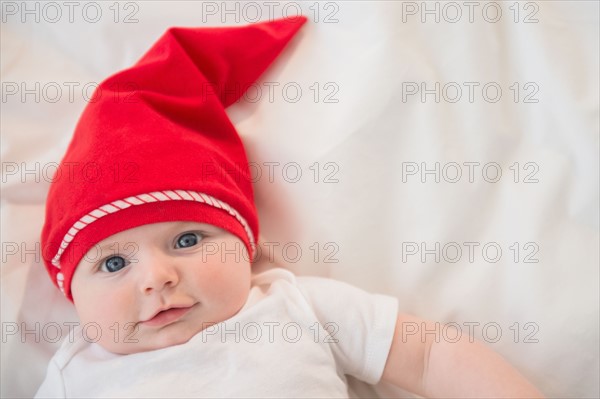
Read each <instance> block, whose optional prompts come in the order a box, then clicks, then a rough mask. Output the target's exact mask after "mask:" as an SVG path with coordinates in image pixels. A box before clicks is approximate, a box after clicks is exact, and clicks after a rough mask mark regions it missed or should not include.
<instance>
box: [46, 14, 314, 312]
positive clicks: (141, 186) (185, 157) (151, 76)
mask: <svg viewBox="0 0 600 399" xmlns="http://www.w3.org/2000/svg"><path fill="white" fill-rule="evenodd" d="M304 22H306V18H304V17H297V18H294V19H280V20H274V21H270V22H263V23H257V24H252V25H248V26H243V27H221V28H171V29H169V30H168V31H167V32H166V33H165V34H164V35H163V36H162V37H161V38H160V39H159V40H158V41H157V42H156V43H155V44H154V45H153V46H152V48H151V49H150V50H149V51H148V52H147V53H146V54H145V55H144V56H143V57H142V58H141V59H140V60H139V61H138V62H137V63H136V64H135V65H134V66H133V67H131V68H129V69H126V70H123V71H121V72H119V73H117V74H115V75H113V76H111V77H109V78H108V79H106V80H105V81H103V82H102V83H101V84H100V85H99V86H98V88H97V89H96V92H95V94H94V96H93V97H92V100H91V101H90V103H89V104H88V105H87V107H86V108H85V110H84V112H83V114H82V115H81V118H80V120H79V122H78V124H77V127H76V129H75V133H74V135H73V138H72V140H71V143H70V145H69V147H68V149H67V152H66V154H65V156H64V158H63V160H62V161H61V164H60V166H59V168H58V170H57V173H56V175H55V177H54V179H53V180H54V181H53V183H52V185H51V188H50V191H49V193H48V199H47V203H46V220H45V225H44V228H43V231H42V248H43V251H42V252H43V258H44V263H45V265H46V268H47V270H48V273H49V274H50V277H51V278H52V280H53V281H54V283H55V284H56V285H57V286H58V287H59V288H60V289H61V291H62V292H63V293H64V294H65V296H66V297H67V298H68V299H70V300H71V301H72V300H73V299H72V296H71V279H72V277H73V274H74V272H75V268H76V267H77V264H78V263H79V262H80V260H81V259H82V258H83V256H84V255H85V254H86V253H87V252H88V251H89V250H90V249H92V248H93V246H94V245H95V244H97V243H98V242H100V241H102V240H103V239H105V238H107V237H109V236H111V235H113V234H116V233H118V232H120V231H124V230H127V229H131V228H134V227H137V226H141V225H144V224H149V223H158V222H167V221H193V222H200V223H208V224H212V225H215V226H217V227H220V228H223V229H225V230H227V231H229V232H231V233H232V234H234V235H236V236H238V237H239V238H240V239H241V240H242V241H243V242H244V244H245V245H246V247H247V249H248V251H249V253H250V254H253V253H254V250H255V245H256V239H257V237H258V217H257V212H256V208H255V205H254V200H253V190H252V184H251V181H250V173H249V168H248V161H247V158H246V154H245V151H244V147H243V144H242V142H241V140H240V137H239V136H238V134H237V132H236V130H235V128H234V126H233V124H232V123H231V121H230V120H229V118H228V116H227V114H226V112H225V108H227V107H228V106H229V105H231V104H232V103H234V102H236V101H238V100H239V98H240V97H241V96H242V95H243V93H244V92H245V90H246V89H247V88H248V87H249V86H251V85H252V84H254V82H255V81H256V80H257V78H258V77H259V76H260V75H261V74H262V73H263V72H264V71H265V70H266V69H267V67H268V66H269V65H270V64H271V63H272V62H273V60H274V59H275V58H276V57H277V56H278V54H279V53H280V52H281V51H282V50H283V48H284V47H285V45H286V44H287V43H288V42H289V41H290V39H291V38H292V37H293V36H294V35H295V33H296V32H297V31H298V29H299V28H300V27H301V26H302V24H304ZM90 252H92V251H90ZM251 256H252V255H251ZM98 260H100V259H98Z"/></svg>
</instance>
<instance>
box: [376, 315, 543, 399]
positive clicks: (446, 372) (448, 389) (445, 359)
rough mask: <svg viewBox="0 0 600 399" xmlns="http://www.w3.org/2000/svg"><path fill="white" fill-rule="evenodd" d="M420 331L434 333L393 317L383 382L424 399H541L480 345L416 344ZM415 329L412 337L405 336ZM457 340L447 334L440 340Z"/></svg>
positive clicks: (413, 320)
mask: <svg viewBox="0 0 600 399" xmlns="http://www.w3.org/2000/svg"><path fill="white" fill-rule="evenodd" d="M422 323H425V324H422ZM424 326H425V328H426V329H427V331H431V332H433V331H435V323H433V322H428V321H425V320H422V319H419V318H417V317H414V316H410V315H405V314H400V315H399V316H398V320H397V322H396V330H395V332H394V340H393V341H392V347H391V349H390V354H389V356H388V359H387V363H386V365H385V369H384V371H383V380H384V381H386V382H389V383H392V384H394V385H397V386H399V387H401V388H403V389H406V390H408V391H411V392H414V393H416V394H418V395H422V396H425V397H436V398H437V397H453V398H458V397H461V398H490V397H493V398H543V395H542V394H541V393H540V392H539V391H538V390H537V389H536V388H535V387H534V386H533V385H531V383H529V382H528V381H527V380H526V379H525V378H524V377H523V376H522V375H521V374H519V372H518V371H517V370H515V369H514V368H513V367H512V366H510V365H509V364H508V363H507V362H506V360H504V359H503V358H502V357H501V356H500V355H499V354H497V353H495V352H494V351H492V350H490V349H488V348H487V347H485V346H484V345H483V344H481V343H479V342H477V341H473V342H469V340H470V338H469V336H468V335H466V334H462V337H461V338H460V339H459V340H458V341H457V342H450V341H449V340H444V339H439V342H435V334H433V333H429V334H426V335H425V336H424V337H423V338H424V339H422V337H421V331H423V328H424ZM403 328H404V331H403ZM415 328H418V332H417V333H416V334H407V331H412V332H414V331H415ZM446 328H447V329H449V328H452V327H446ZM458 334H459V332H458V331H457V332H456V335H455V334H453V332H451V331H450V330H447V334H445V335H447V336H448V337H454V336H456V337H458ZM457 339H458V338H457ZM471 340H472V339H471Z"/></svg>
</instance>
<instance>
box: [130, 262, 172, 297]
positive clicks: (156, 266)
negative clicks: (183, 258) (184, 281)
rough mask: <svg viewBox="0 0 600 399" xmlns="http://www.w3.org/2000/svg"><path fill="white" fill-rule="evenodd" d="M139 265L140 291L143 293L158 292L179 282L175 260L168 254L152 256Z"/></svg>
mask: <svg viewBox="0 0 600 399" xmlns="http://www.w3.org/2000/svg"><path fill="white" fill-rule="evenodd" d="M144 263H145V264H143V265H140V266H142V267H140V268H139V269H140V273H141V275H142V277H141V285H140V288H141V291H142V293H143V294H145V295H150V294H152V293H153V292H160V291H162V290H164V289H166V288H169V287H174V286H176V285H177V284H178V283H179V272H178V267H177V265H176V262H175V260H174V259H173V258H172V257H169V256H154V257H153V258H152V259H149V260H147V261H146V262H144Z"/></svg>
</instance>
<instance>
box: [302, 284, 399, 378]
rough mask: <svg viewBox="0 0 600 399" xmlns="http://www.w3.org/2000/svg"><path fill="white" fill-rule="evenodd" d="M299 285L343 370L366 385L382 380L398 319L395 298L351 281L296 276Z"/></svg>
mask: <svg viewBox="0 0 600 399" xmlns="http://www.w3.org/2000/svg"><path fill="white" fill-rule="evenodd" d="M296 281H297V284H298V287H299V289H300V291H301V292H302V294H303V295H304V297H305V298H306V300H307V302H308V304H309V306H310V307H311V308H312V309H313V312H314V313H315V316H316V317H317V319H318V321H319V323H320V325H321V326H322V327H323V328H324V329H325V331H324V334H325V335H327V337H326V339H321V340H320V341H321V342H326V343H328V344H329V345H331V348H332V351H333V354H334V356H335V358H336V361H337V362H338V363H339V365H340V367H341V368H342V370H343V371H344V374H348V375H351V376H353V377H356V378H358V379H360V380H363V381H365V382H367V383H369V384H376V383H377V382H379V380H380V379H381V376H382V374H383V369H384V367H385V363H386V361H387V357H388V354H389V351H390V347H391V344H392V340H393V337H394V329H395V327H396V320H397V318H398V300H397V298H394V297H391V296H387V295H380V294H371V293H368V292H366V291H364V290H362V289H360V288H357V287H354V286H352V285H350V284H347V283H344V282H341V281H337V280H332V279H327V278H322V277H307V276H299V277H297V279H296Z"/></svg>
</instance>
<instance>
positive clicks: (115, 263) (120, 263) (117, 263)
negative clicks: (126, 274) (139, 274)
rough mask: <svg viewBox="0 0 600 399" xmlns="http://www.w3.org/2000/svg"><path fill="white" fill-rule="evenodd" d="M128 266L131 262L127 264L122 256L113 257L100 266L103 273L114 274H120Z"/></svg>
mask: <svg viewBox="0 0 600 399" xmlns="http://www.w3.org/2000/svg"><path fill="white" fill-rule="evenodd" d="M128 264H129V262H127V261H126V260H125V258H123V257H122V256H111V257H110V258H107V259H105V260H104V261H103V262H102V264H101V265H100V270H101V271H103V272H108V273H114V272H118V271H119V270H121V269H122V268H124V267H125V266H127V265H128Z"/></svg>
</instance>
